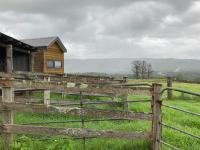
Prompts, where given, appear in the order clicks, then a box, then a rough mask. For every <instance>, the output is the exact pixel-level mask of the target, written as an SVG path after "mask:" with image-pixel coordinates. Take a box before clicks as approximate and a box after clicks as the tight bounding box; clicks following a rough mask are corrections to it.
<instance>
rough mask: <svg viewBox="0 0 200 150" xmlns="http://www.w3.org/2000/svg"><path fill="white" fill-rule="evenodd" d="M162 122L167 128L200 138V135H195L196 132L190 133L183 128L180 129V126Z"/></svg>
mask: <svg viewBox="0 0 200 150" xmlns="http://www.w3.org/2000/svg"><path fill="white" fill-rule="evenodd" d="M161 124H162V125H163V126H165V127H167V128H170V129H173V130H176V131H179V132H181V133H183V134H186V135H189V136H191V137H193V138H197V139H200V136H198V135H194V134H192V133H189V132H186V131H183V130H181V129H178V128H176V127H173V126H170V125H167V124H165V123H161Z"/></svg>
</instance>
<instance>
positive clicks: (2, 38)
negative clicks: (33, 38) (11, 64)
mask: <svg viewBox="0 0 200 150" xmlns="http://www.w3.org/2000/svg"><path fill="white" fill-rule="evenodd" d="M0 43H3V44H12V45H13V46H14V47H15V48H21V49H24V50H27V51H29V50H31V51H36V48H35V47H34V46H32V45H29V44H28V43H24V42H22V41H19V40H17V39H15V38H13V37H10V36H8V35H6V34H4V33H2V32H0Z"/></svg>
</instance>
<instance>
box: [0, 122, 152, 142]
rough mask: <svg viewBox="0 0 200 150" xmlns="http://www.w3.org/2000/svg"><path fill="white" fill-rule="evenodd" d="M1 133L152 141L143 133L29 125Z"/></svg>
mask: <svg viewBox="0 0 200 150" xmlns="http://www.w3.org/2000/svg"><path fill="white" fill-rule="evenodd" d="M0 132H1V133H14V134H37V135H49V136H56V135H65V136H71V137H86V138H87V137H104V138H124V139H143V140H144V139H150V136H149V133H143V132H120V131H106V130H95V129H82V128H49V127H40V126H28V125H4V126H1V128H0Z"/></svg>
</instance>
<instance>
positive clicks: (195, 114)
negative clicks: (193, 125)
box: [162, 104, 200, 116]
mask: <svg viewBox="0 0 200 150" xmlns="http://www.w3.org/2000/svg"><path fill="white" fill-rule="evenodd" d="M162 106H165V107H167V108H171V109H174V110H178V111H181V112H184V113H187V114H190V115H193V116H200V114H199V113H194V112H191V111H188V110H184V109H181V108H177V107H175V106H170V105H166V104H162Z"/></svg>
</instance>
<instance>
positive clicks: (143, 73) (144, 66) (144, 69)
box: [141, 60, 147, 79]
mask: <svg viewBox="0 0 200 150" xmlns="http://www.w3.org/2000/svg"><path fill="white" fill-rule="evenodd" d="M141 64H142V65H141V78H142V79H145V78H146V74H147V62H146V61H144V60H143V61H142V62H141Z"/></svg>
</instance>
